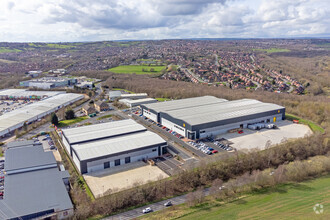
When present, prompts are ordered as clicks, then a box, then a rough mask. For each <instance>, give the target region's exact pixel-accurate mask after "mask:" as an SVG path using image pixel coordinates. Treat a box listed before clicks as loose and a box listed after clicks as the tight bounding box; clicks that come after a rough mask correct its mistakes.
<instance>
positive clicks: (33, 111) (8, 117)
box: [0, 93, 84, 137]
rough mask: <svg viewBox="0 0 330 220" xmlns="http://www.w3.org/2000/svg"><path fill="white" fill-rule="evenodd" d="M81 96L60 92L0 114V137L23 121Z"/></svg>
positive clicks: (55, 108)
mask: <svg viewBox="0 0 330 220" xmlns="http://www.w3.org/2000/svg"><path fill="white" fill-rule="evenodd" d="M83 98H84V95H81V94H74V93H63V94H62V93H60V94H58V95H55V96H52V97H50V98H46V99H43V100H41V101H38V102H35V103H32V104H29V105H26V106H24V107H22V108H19V109H15V110H13V111H11V112H8V113H6V114H3V115H1V116H0V137H4V136H5V135H7V134H9V133H12V132H13V131H15V130H16V129H18V128H21V127H23V125H24V123H26V124H28V123H30V122H34V121H37V120H38V119H41V118H43V117H45V116H46V115H49V114H50V113H52V112H55V111H57V110H58V109H60V108H62V107H65V106H68V105H70V104H72V103H74V102H76V101H78V100H80V99H83Z"/></svg>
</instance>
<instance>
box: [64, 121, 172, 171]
mask: <svg viewBox="0 0 330 220" xmlns="http://www.w3.org/2000/svg"><path fill="white" fill-rule="evenodd" d="M61 133H62V142H63V144H64V146H65V148H66V150H67V152H68V153H69V154H70V155H71V157H72V159H73V161H74V163H75V164H76V166H77V168H78V169H79V170H80V172H81V173H82V174H84V173H90V172H94V171H98V170H103V169H107V168H111V167H115V166H119V165H123V164H127V163H132V162H136V161H141V160H146V159H148V158H154V157H157V156H160V155H162V154H163V152H164V151H165V149H166V146H167V144H166V141H165V140H163V139H162V138H161V137H159V136H158V135H157V134H155V133H152V132H150V131H147V129H146V128H145V127H143V126H142V125H140V124H137V123H136V122H135V121H133V120H131V119H128V120H121V121H115V122H108V123H102V124H96V125H89V126H85V127H78V128H71V129H63V130H62V132H61Z"/></svg>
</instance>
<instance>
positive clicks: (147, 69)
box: [108, 65, 165, 75]
mask: <svg viewBox="0 0 330 220" xmlns="http://www.w3.org/2000/svg"><path fill="white" fill-rule="evenodd" d="M163 69H165V66H153V65H151V66H146V65H124V66H117V67H114V68H111V69H108V71H110V72H113V73H124V74H133V73H135V74H138V75H142V74H157V73H159V72H160V71H161V70H163ZM143 70H144V71H143ZM152 70H153V71H152Z"/></svg>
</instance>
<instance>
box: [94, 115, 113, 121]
mask: <svg viewBox="0 0 330 220" xmlns="http://www.w3.org/2000/svg"><path fill="white" fill-rule="evenodd" d="M111 117H112V115H103V116H101V117H98V118H97V119H96V120H102V119H106V118H111Z"/></svg>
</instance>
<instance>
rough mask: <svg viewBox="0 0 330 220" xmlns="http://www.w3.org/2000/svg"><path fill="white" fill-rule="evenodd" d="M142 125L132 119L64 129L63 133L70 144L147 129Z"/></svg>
mask: <svg viewBox="0 0 330 220" xmlns="http://www.w3.org/2000/svg"><path fill="white" fill-rule="evenodd" d="M146 130H147V129H146V128H145V127H143V126H142V125H140V124H138V123H136V122H135V121H133V120H132V119H127V120H120V121H114V122H107V123H101V124H96V125H88V126H82V127H78V128H69V129H63V130H62V131H63V133H64V135H65V137H66V138H67V140H68V142H69V143H70V144H74V143H79V142H87V141H93V140H95V139H100V138H110V137H113V136H118V135H125V134H127V133H132V132H140V131H146Z"/></svg>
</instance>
